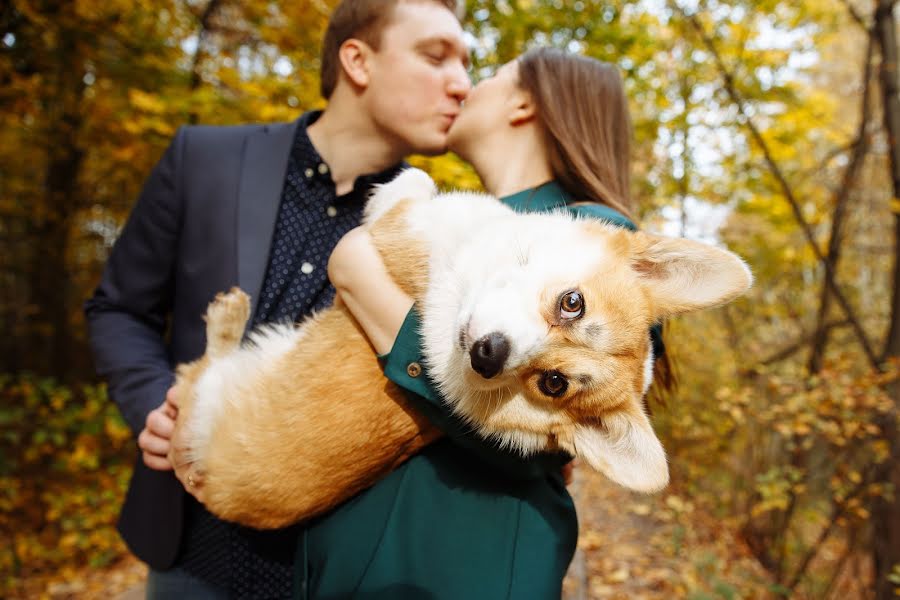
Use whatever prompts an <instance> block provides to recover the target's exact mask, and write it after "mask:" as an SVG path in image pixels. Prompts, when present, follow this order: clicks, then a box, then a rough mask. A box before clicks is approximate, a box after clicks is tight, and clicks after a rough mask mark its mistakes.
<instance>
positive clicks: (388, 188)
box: [365, 169, 437, 223]
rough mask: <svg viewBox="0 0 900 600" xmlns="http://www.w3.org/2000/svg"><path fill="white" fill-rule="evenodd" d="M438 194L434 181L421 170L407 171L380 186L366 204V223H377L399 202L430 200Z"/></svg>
mask: <svg viewBox="0 0 900 600" xmlns="http://www.w3.org/2000/svg"><path fill="white" fill-rule="evenodd" d="M436 193H437V187H436V186H435V185H434V180H433V179H432V178H431V177H429V176H428V173H426V172H425V171H423V170H421V169H405V170H404V171H402V172H401V173H400V174H399V175H397V177H395V178H394V179H393V180H392V181H390V182H388V183H385V184H382V185H380V186H378V187H377V188H376V190H375V192H374V193H373V194H372V196H371V197H370V198H369V202H368V203H367V204H366V218H365V220H366V222H367V223H372V222H374V221H377V220H378V219H379V218H380V217H382V216H383V215H384V214H385V213H386V212H388V211H389V210H391V208H393V207H394V206H395V205H396V204H397V203H398V202H401V201H403V200H414V201H419V200H429V199H430V198H432V197H434V195H435V194H436Z"/></svg>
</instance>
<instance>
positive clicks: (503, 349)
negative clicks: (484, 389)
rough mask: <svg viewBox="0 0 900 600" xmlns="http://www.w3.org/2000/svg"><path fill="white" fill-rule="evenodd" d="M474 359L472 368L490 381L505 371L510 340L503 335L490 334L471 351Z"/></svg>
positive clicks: (470, 354) (497, 333) (473, 346)
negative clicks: (504, 366)
mask: <svg viewBox="0 0 900 600" xmlns="http://www.w3.org/2000/svg"><path fill="white" fill-rule="evenodd" d="M469 356H471V357H472V368H473V369H475V372H476V373H478V374H479V375H481V376H482V377H484V378H485V379H490V378H491V377H493V376H494V375H496V374H497V373H499V372H500V371H502V370H503V365H504V364H506V359H507V358H509V340H508V339H506V336H505V335H503V334H502V333H499V332H497V331H495V332H494V333H489V334H487V335H486V336H484V337H483V338H481V339H480V340H478V341H477V342H475V343H474V344H472V349H471V350H469Z"/></svg>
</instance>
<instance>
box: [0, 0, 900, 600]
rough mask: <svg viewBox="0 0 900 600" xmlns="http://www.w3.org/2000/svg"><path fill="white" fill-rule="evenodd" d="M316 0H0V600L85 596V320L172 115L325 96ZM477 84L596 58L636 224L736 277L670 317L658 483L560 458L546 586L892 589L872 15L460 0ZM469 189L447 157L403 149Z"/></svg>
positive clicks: (882, 29) (90, 565)
mask: <svg viewBox="0 0 900 600" xmlns="http://www.w3.org/2000/svg"><path fill="white" fill-rule="evenodd" d="M334 4H335V1H334V0H291V1H287V0H284V1H277V0H5V1H4V2H0V332H2V335H0V597H8V598H20V597H21V598H24V597H28V598H32V597H34V598H39V597H54V598H105V597H115V596H116V595H117V594H119V593H121V592H123V591H125V590H128V589H132V591H134V589H135V588H134V587H133V586H135V585H139V582H140V580H141V578H142V575H143V571H142V567H141V565H140V564H138V563H137V561H136V560H135V559H134V558H133V557H131V556H130V555H129V554H128V552H127V550H126V549H125V547H124V545H123V544H122V542H121V541H120V540H119V538H118V535H117V534H116V532H115V529H114V524H115V519H116V515H117V511H118V508H119V505H120V503H121V500H122V497H123V493H124V489H125V486H126V483H127V479H128V476H129V472H130V468H131V467H130V465H131V463H132V461H133V459H134V457H135V454H136V453H135V444H134V441H133V440H132V437H131V434H130V432H129V431H128V429H127V427H126V426H125V425H124V423H123V422H122V420H121V419H120V418H119V416H118V413H117V411H116V409H115V407H114V406H113V404H112V403H111V402H109V401H108V400H107V398H106V392H105V388H104V386H103V385H102V384H101V383H99V382H98V380H97V379H96V377H95V376H94V374H93V368H92V365H91V360H90V354H89V352H88V349H87V344H86V340H85V327H84V321H83V318H82V314H81V305H82V302H83V301H84V299H85V298H86V297H87V296H88V295H89V294H90V293H91V291H92V288H93V286H94V285H95V284H96V282H97V280H98V277H99V273H100V270H101V268H102V265H103V262H104V260H105V257H106V256H107V254H108V252H109V249H110V246H111V244H112V243H113V241H114V240H115V238H116V235H117V231H118V228H119V227H120V226H121V224H122V223H123V220H124V218H125V217H126V215H127V214H128V211H129V209H130V207H131V206H132V204H133V202H134V201H135V199H136V197H137V194H138V191H139V190H140V187H141V185H142V182H143V180H144V178H145V177H146V176H147V174H148V173H149V171H150V169H151V167H152V165H153V164H154V163H155V162H156V160H157V159H158V158H159V156H160V155H161V153H162V150H163V149H164V147H165V146H166V145H167V142H168V140H169V138H170V137H171V136H172V135H173V134H174V132H175V130H176V128H177V127H178V126H179V125H181V124H184V123H209V124H234V123H240V122H260V121H283V120H291V119H294V118H296V117H297V116H298V115H299V114H300V113H301V112H302V111H304V110H307V109H310V108H314V107H319V106H321V105H322V101H321V100H320V98H319V97H318V94H317V90H318V68H319V61H318V58H317V57H318V53H319V43H320V40H321V37H322V34H323V30H324V27H325V24H326V22H327V18H328V15H329V12H330V10H331V7H332V6H333V5H334ZM467 4H468V6H467V12H466V17H465V22H464V26H465V29H466V31H467V35H468V37H469V41H470V43H471V47H472V52H473V62H474V66H473V69H472V76H473V79H478V78H479V77H482V76H484V75H486V74H488V73H490V72H491V71H492V70H493V69H494V68H495V67H496V66H497V65H499V64H502V63H503V62H505V61H507V60H509V59H511V58H513V57H515V56H516V55H517V54H518V53H520V52H521V51H522V50H524V49H526V48H528V47H530V46H532V45H538V44H539V45H554V46H560V47H564V48H568V49H569V50H571V51H573V52H582V53H585V54H588V55H591V56H594V57H597V58H600V59H602V60H606V61H609V62H612V63H615V64H617V65H618V66H619V67H620V69H621V71H622V73H623V75H624V77H625V80H626V84H627V91H628V94H629V97H630V100H631V108H632V115H633V118H634V122H635V137H636V143H635V151H634V157H633V158H634V162H633V165H634V190H633V191H634V193H635V194H636V195H637V197H638V199H639V201H640V203H641V206H642V219H643V227H644V228H646V229H648V230H650V231H655V232H664V233H668V234H671V235H684V236H688V237H692V238H697V239H703V240H707V241H711V242H714V243H721V244H725V245H727V246H729V247H730V248H732V249H733V250H735V251H736V252H738V253H740V254H741V255H742V256H744V257H745V258H746V259H747V261H748V262H749V263H750V265H751V266H752V268H753V271H754V273H755V275H756V285H755V287H754V289H753V290H752V291H751V293H750V294H749V295H748V296H747V297H746V298H745V299H743V300H741V301H739V302H736V303H734V304H732V305H730V306H728V307H725V308H723V309H718V310H716V311H710V312H707V313H704V314H703V315H701V316H696V317H691V318H684V319H679V320H677V321H675V322H672V323H670V324H669V325H668V327H667V336H668V337H667V339H668V347H669V351H670V353H671V356H672V357H673V359H674V361H675V364H676V367H677V372H678V376H679V379H680V386H679V388H678V390H677V391H676V392H675V393H674V394H671V395H670V396H669V397H667V398H666V399H665V402H654V403H653V404H652V409H653V415H654V423H655V426H656V428H657V431H658V432H659V433H660V436H661V438H662V440H663V443H664V445H665V447H666V449H667V451H668V453H669V457H670V459H669V460H670V464H671V468H672V474H673V482H672V485H671V486H670V487H669V488H668V489H667V490H666V491H665V492H663V493H661V494H658V495H656V496H651V497H644V496H639V495H631V494H629V493H627V492H624V491H622V490H620V489H618V488H615V487H614V486H612V485H611V484H608V483H607V482H606V481H605V480H603V479H602V477H601V476H599V475H595V474H593V473H591V472H589V471H588V470H587V469H586V468H579V469H576V481H575V484H574V485H573V488H572V489H573V492H574V495H575V496H576V499H577V502H578V504H579V516H580V520H581V536H580V540H579V552H578V554H577V556H576V559H575V561H574V563H573V565H572V569H571V571H570V575H569V577H568V579H567V581H566V586H565V593H566V596H567V598H691V599H697V600H700V599H707V598H724V599H732V598H788V597H790V598H878V599H879V600H885V599H887V598H897V597H900V591H898V590H900V504H898V502H900V496H898V495H897V494H896V492H897V491H898V489H897V488H898V485H900V460H898V458H900V435H898V406H900V393H898V383H897V372H898V354H900V297H898V283H900V282H898V256H900V254H898V245H897V239H898V234H900V148H898V146H897V145H896V140H898V139H900V138H898V136H900V97H898V81H897V35H896V30H897V17H896V16H895V11H894V2H893V1H892V0H891V1H888V0H791V1H779V0H643V1H637V2H624V1H617V0H609V1H597V0H575V1H571V0H518V1H517V0H500V1H498V2H484V1H481V0H469V1H468V3H467ZM413 163H414V164H416V165H418V166H422V167H424V168H426V169H427V170H429V171H430V172H431V174H432V175H433V176H434V177H435V178H436V179H437V180H438V181H439V182H440V183H441V184H443V185H445V186H452V187H464V188H476V187H477V185H478V183H477V179H476V178H475V176H474V174H473V173H472V171H471V170H470V169H469V168H468V167H466V166H465V165H464V164H463V163H461V162H460V161H459V160H458V159H457V158H455V157H453V156H445V157H440V158H434V159H424V158H416V159H414V160H413Z"/></svg>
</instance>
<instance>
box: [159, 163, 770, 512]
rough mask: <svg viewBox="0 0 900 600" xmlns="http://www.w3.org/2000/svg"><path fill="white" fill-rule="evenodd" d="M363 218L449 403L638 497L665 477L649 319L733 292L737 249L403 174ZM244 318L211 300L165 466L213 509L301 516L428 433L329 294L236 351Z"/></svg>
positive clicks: (499, 435) (401, 455) (737, 287)
mask: <svg viewBox="0 0 900 600" xmlns="http://www.w3.org/2000/svg"><path fill="white" fill-rule="evenodd" d="M364 225H365V227H366V228H367V229H368V232H369V234H370V236H371V238H372V240H373V242H374V244H375V246H376V247H377V248H378V250H379V252H380V253H381V255H382V256H383V258H384V261H385V265H386V267H387V269H388V271H389V273H390V274H391V276H392V277H393V278H394V279H395V281H396V282H397V283H398V284H399V285H400V286H401V287H402V288H403V289H404V291H405V292H406V293H408V294H409V295H410V296H412V297H413V298H414V299H415V300H416V301H417V303H418V306H419V309H420V311H421V316H422V331H421V336H422V341H423V354H424V359H425V367H426V368H425V371H424V372H423V373H422V374H421V376H423V377H424V376H428V377H430V378H431V380H432V381H433V382H434V384H435V385H436V387H437V389H439V390H440V393H441V395H442V397H443V399H444V401H445V402H446V403H447V404H448V406H449V407H450V409H452V410H453V411H454V412H455V413H456V414H458V415H459V416H460V417H462V418H463V419H464V420H465V421H467V422H468V423H469V424H471V426H472V427H473V428H474V429H476V430H477V431H478V432H479V433H480V434H481V435H482V436H483V437H485V438H487V439H491V440H495V441H496V442H497V443H498V444H499V445H500V446H504V447H509V448H513V449H515V450H516V451H518V452H519V453H521V454H522V455H525V456H527V455H530V454H533V453H536V452H542V451H559V450H562V451H565V452H567V453H569V454H571V455H572V456H574V457H578V458H579V459H581V460H582V462H584V463H587V464H588V465H590V466H591V467H593V468H594V469H597V470H599V471H601V472H602V473H604V474H605V475H606V476H607V477H608V478H609V479H611V480H613V481H615V482H617V483H619V484H621V485H623V486H625V487H627V488H630V489H633V490H638V491H643V492H652V491H655V490H659V489H661V488H662V487H664V486H665V485H666V484H667V483H668V478H669V475H668V465H667V462H666V456H665V452H664V451H663V448H662V445H661V444H660V442H659V440H658V439H657V437H656V435H655V434H654V432H653V429H652V427H651V425H650V421H649V419H648V417H647V415H646V413H645V409H644V395H645V394H646V392H647V389H648V387H649V386H650V382H651V379H652V372H653V353H652V346H651V341H650V337H649V329H650V327H651V325H653V324H654V323H656V322H658V321H660V320H661V319H666V318H668V317H672V316H674V315H678V314H681V313H685V312H688V311H694V310H699V309H703V308H709V307H713V306H717V305H720V304H723V303H725V302H728V301H730V300H732V299H734V298H736V297H737V296H739V295H740V294H742V293H743V292H745V291H746V290H747V289H748V288H749V286H750V285H751V281H752V278H751V274H750V270H749V269H748V268H747V266H746V265H745V264H744V262H743V261H742V260H741V259H740V258H738V257H737V256H736V255H734V254H732V253H731V252H729V251H727V250H723V249H720V248H716V247H713V246H710V245H707V244H702V243H699V242H695V241H690V240H684V239H672V238H666V237H661V236H656V235H650V234H646V233H641V232H630V231H627V230H625V229H622V228H619V227H615V226H613V225H609V224H606V223H603V222H600V221H596V220H589V219H577V218H573V217H572V216H569V215H566V214H563V213H561V212H560V213H556V214H517V213H515V212H514V211H513V210H512V209H510V208H508V207H506V206H504V205H503V204H501V203H500V202H498V201H497V200H496V199H495V198H493V197H490V196H487V195H484V194H475V193H448V194H438V193H437V191H436V189H435V185H434V182H433V181H432V180H431V178H429V177H428V175H426V174H425V173H424V172H422V171H419V170H416V169H408V170H406V171H404V172H403V173H401V174H400V175H399V176H398V177H397V178H396V179H395V180H394V181H392V182H390V183H388V184H385V185H383V186H380V187H379V188H378V189H377V190H376V191H375V192H374V194H373V196H372V197H371V198H370V200H369V201H368V204H367V206H366V214H365V218H364ZM249 317H250V301H249V298H248V297H247V295H246V294H245V293H243V292H242V291H240V290H238V289H233V290H231V291H230V292H229V293H227V294H220V295H219V296H218V297H217V298H216V299H215V300H214V301H213V302H212V303H211V304H210V306H209V310H208V312H207V315H206V321H207V350H206V354H205V355H204V356H203V357H201V358H200V359H199V360H197V361H195V362H193V363H190V364H187V365H183V366H181V367H179V369H178V374H177V383H176V385H177V395H178V397H179V411H178V418H177V422H176V429H175V433H174V434H173V439H172V444H173V449H172V451H171V453H170V460H171V461H172V463H173V465H175V467H176V472H177V474H178V477H179V479H181V481H183V482H185V484H186V485H187V486H188V487H189V488H190V489H191V491H192V493H193V494H194V495H195V496H197V498H198V499H199V500H200V501H201V502H203V503H204V504H205V505H206V506H207V507H208V508H209V510H210V511H212V512H213V513H215V514H216V515H218V516H220V517H221V518H223V519H227V520H231V521H236V522H239V523H242V524H245V525H249V526H253V527H257V528H274V527H281V526H284V525H287V524H289V523H295V522H297V521H301V520H304V519H308V518H310V517H313V516H315V515H318V514H321V513H322V512H324V511H326V510H328V509H330V508H332V507H334V506H336V505H337V504H339V503H340V502H342V501H343V500H346V499H347V498H349V497H350V496H352V495H354V494H355V493H357V492H359V491H361V490H362V489H364V488H366V487H368V486H371V485H372V484H374V483H375V482H376V481H378V479H379V478H381V477H383V476H384V475H385V474H386V473H388V472H389V471H390V470H392V469H393V468H395V467H396V466H397V465H399V464H400V463H402V462H403V461H404V460H406V459H407V458H409V457H410V456H411V455H413V454H414V453H415V452H417V451H418V450H420V449H421V448H422V447H423V446H424V445H426V444H428V443H430V442H431V441H433V440H435V439H437V438H438V437H439V436H440V435H441V432H440V431H438V430H437V429H436V428H435V427H434V426H432V425H431V424H430V423H429V422H428V421H427V420H426V419H425V418H424V417H422V416H421V415H419V414H417V413H416V412H415V411H414V410H413V409H412V408H411V407H410V405H409V404H408V401H407V399H406V397H405V393H404V392H403V391H402V390H401V389H400V388H399V387H398V386H397V385H395V384H394V383H392V382H390V381H388V380H387V379H386V378H385V376H384V374H383V372H382V370H381V368H380V366H379V363H378V361H377V359H376V356H375V354H374V352H373V350H372V348H371V346H370V345H369V343H368V341H367V340H366V338H365V336H364V334H363V332H362V330H361V329H360V327H359V325H358V324H357V323H356V322H355V321H354V319H353V317H352V315H351V314H350V313H349V311H348V310H347V309H346V307H344V306H343V305H342V304H340V303H338V304H336V305H335V306H333V307H331V308H329V309H326V310H324V311H322V312H320V313H318V314H316V315H314V316H312V317H310V318H308V319H306V320H305V321H303V322H302V323H300V324H299V325H294V324H278V325H269V326H265V327H263V328H261V329H258V330H257V331H253V332H251V333H250V334H249V335H248V336H247V337H246V340H245V341H244V342H243V343H242V338H243V337H244V330H245V327H246V324H247V321H248V319H249ZM410 372H411V375H413V374H415V373H416V370H414V369H411V371H410Z"/></svg>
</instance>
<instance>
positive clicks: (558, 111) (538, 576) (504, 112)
mask: <svg viewBox="0 0 900 600" xmlns="http://www.w3.org/2000/svg"><path fill="white" fill-rule="evenodd" d="M630 135H631V132H630V123H629V117H628V110H627V103H626V100H625V97H624V93H623V89H622V82H621V79H620V77H619V75H618V73H617V71H616V69H615V68H614V67H612V66H610V65H607V64H604V63H601V62H599V61H596V60H593V59H589V58H585V57H581V56H575V55H570V54H567V53H564V52H561V51H559V50H552V49H539V50H532V51H530V52H528V53H526V54H524V55H523V56H522V57H520V58H519V59H517V60H516V61H513V62H511V63H509V64H507V65H505V66H504V67H502V68H501V69H499V70H498V72H497V74H496V75H495V76H494V77H492V78H490V79H485V80H483V81H482V82H481V83H479V84H478V86H476V87H475V88H474V89H473V90H472V92H471V93H470V94H469V96H468V98H467V100H466V103H465V107H464V109H463V111H462V113H461V114H460V115H459V117H458V118H457V120H456V122H455V123H454V124H453V126H452V128H451V130H450V134H449V143H450V148H451V149H452V150H454V151H455V152H457V153H458V154H459V155H460V156H461V157H462V158H464V159H466V160H467V161H469V162H471V163H472V164H473V166H474V167H475V170H476V171H477V173H478V175H479V176H480V177H481V179H482V181H483V183H484V186H485V188H486V189H487V191H488V192H490V193H491V194H493V195H495V196H498V197H500V198H501V200H502V201H503V202H505V203H506V204H508V205H510V206H512V207H514V208H515V209H517V210H521V211H549V210H554V209H564V210H568V211H571V212H573V213H575V214H579V215H587V216H591V217H595V218H599V219H605V220H608V221H612V222H613V223H615V224H618V225H621V226H623V227H627V228H629V229H634V225H633V224H632V223H631V221H630V220H629V219H630V217H631V215H632V214H633V213H634V209H633V204H632V201H631V199H630V196H629V193H628V189H629V177H628V157H629V138H630ZM329 276H330V277H331V280H332V282H333V283H334V285H335V287H336V288H337V289H338V293H339V297H340V299H341V300H342V301H343V302H345V303H346V304H347V306H348V308H349V309H350V310H351V312H353V314H354V316H355V317H356V318H357V320H358V321H359V323H360V324H361V326H362V327H363V329H364V330H365V332H366V334H367V336H368V338H369V340H370V341H371V342H372V344H373V346H374V348H375V349H376V351H377V352H378V353H379V354H382V355H383V360H384V365H385V373H386V374H387V375H388V377H389V378H390V379H392V380H393V381H395V382H396V383H399V384H400V385H401V386H402V387H404V388H406V389H407V390H409V391H411V392H414V395H413V396H412V402H413V403H414V405H415V407H416V408H417V409H418V410H420V411H421V412H422V413H424V414H425V415H426V416H428V418H429V419H430V420H431V421H432V422H434V423H435V424H436V425H438V426H439V427H440V428H441V429H443V430H444V431H445V432H446V433H447V434H448V439H443V440H441V441H439V442H437V443H435V444H433V445H431V446H429V447H428V448H426V450H425V451H424V452H422V453H421V454H420V455H418V456H416V457H414V458H412V459H411V460H409V461H408V462H407V463H405V464H404V465H402V466H401V467H400V468H398V469H397V470H396V471H394V472H393V473H392V474H391V475H389V476H388V477H387V478H386V479H385V480H383V481H381V482H380V483H379V484H378V485H376V486H375V487H374V488H372V489H370V490H369V491H367V492H365V493H363V494H361V495H359V496H357V497H356V498H354V499H353V500H351V501H350V502H349V503H347V504H345V505H344V506H342V507H340V508H339V509H337V511H336V512H335V513H333V514H332V515H331V516H330V517H329V519H327V520H326V521H323V522H322V523H321V524H319V525H313V526H312V527H310V528H309V530H308V531H307V533H306V534H305V535H304V537H303V539H302V541H301V545H300V551H299V552H298V563H297V567H298V569H299V570H300V571H304V572H306V573H308V574H311V575H312V579H311V581H312V582H313V587H317V588H319V589H329V590H335V589H338V588H336V586H338V585H340V582H341V581H342V580H341V577H343V578H344V581H346V587H345V588H343V589H342V590H341V594H338V595H337V596H336V597H343V596H347V597H359V598H368V597H371V598H517V599H518V598H535V599H546V598H553V597H558V596H559V595H560V589H561V582H562V578H563V576H564V575H565V572H566V569H567V567H568V564H569V561H570V560H571V558H572V555H573V553H574V550H575V543H576V540H577V520H576V516H575V507H574V505H573V503H572V499H571V497H570V496H569V494H568V492H567V491H566V489H565V485H564V482H563V477H562V474H561V469H562V467H563V465H565V464H566V463H567V462H568V460H569V457H568V456H566V455H557V454H546V455H539V456H536V457H531V458H530V459H527V460H525V459H521V458H519V457H518V456H516V455H514V454H512V453H509V452H503V451H501V450H498V449H497V448H495V447H494V446H492V444H491V443H490V442H487V441H484V440H481V439H480V438H477V437H476V436H474V435H473V434H471V433H470V432H468V431H467V430H466V428H465V426H463V425H462V424H461V423H460V422H458V421H457V420H455V419H454V417H453V416H452V415H450V414H449V411H448V409H447V408H446V407H445V406H444V404H443V403H442V401H441V399H440V396H439V395H438V394H437V393H436V392H435V391H434V390H433V389H431V388H430V386H429V384H428V378H427V377H422V376H420V374H419V373H416V372H412V371H410V372H408V366H409V365H411V364H414V363H417V362H418V361H419V360H420V358H419V357H420V356H421V351H420V349H419V339H418V334H417V325H418V320H417V319H418V317H417V314H416V312H415V310H411V308H412V300H411V299H410V298H409V297H407V296H406V295H405V294H404V293H403V292H402V291H401V290H400V289H399V288H398V287H397V286H396V285H395V284H394V283H393V282H392V281H391V279H390V278H389V277H388V275H387V272H386V270H385V268H384V265H383V264H382V263H381V259H380V258H379V256H378V254H377V252H376V251H375V250H374V248H373V247H372V245H371V242H370V240H369V238H368V235H367V234H366V232H365V231H364V230H362V229H357V230H354V231H353V232H351V233H350V234H348V235H347V236H346V237H345V238H344V239H343V240H342V241H341V242H340V244H339V245H338V247H337V248H336V249H335V251H334V253H333V254H332V257H331V260H330V264H329ZM361 504H368V505H369V506H367V507H365V508H363V507H361V506H360V505H361ZM342 513H343V514H342ZM363 514H365V515H366V518H365V519H362V518H358V517H357V518H354V515H363ZM379 515H380V516H379ZM344 517H346V518H344ZM382 517H383V518H382ZM360 528H361V529H363V530H364V531H365V532H366V534H365V535H362V536H360V537H359V538H358V537H357V536H356V535H355V534H356V533H357V532H358V531H359V529H360ZM373 528H374V529H377V530H378V531H379V532H380V533H379V534H377V535H370V533H371V530H372V529H373ZM360 538H361V539H377V540H378V541H377V545H371V544H370V545H369V546H367V547H362V548H361V547H359V545H356V544H355V543H354V540H355V539H360ZM326 547H327V548H329V552H328V553H327V555H326V554H325V553H324V552H321V553H320V552H317V550H316V549H317V548H326ZM335 549H336V550H335ZM360 556H366V557H368V559H367V560H363V561H360ZM359 563H363V564H366V563H367V564H369V567H368V568H367V569H366V571H365V572H364V573H353V574H349V573H347V572H346V571H345V567H346V566H347V565H352V564H359ZM307 569H308V571H305V570H307ZM302 579H304V580H305V579H307V578H306V577H304V578H302ZM310 597H316V590H310Z"/></svg>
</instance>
